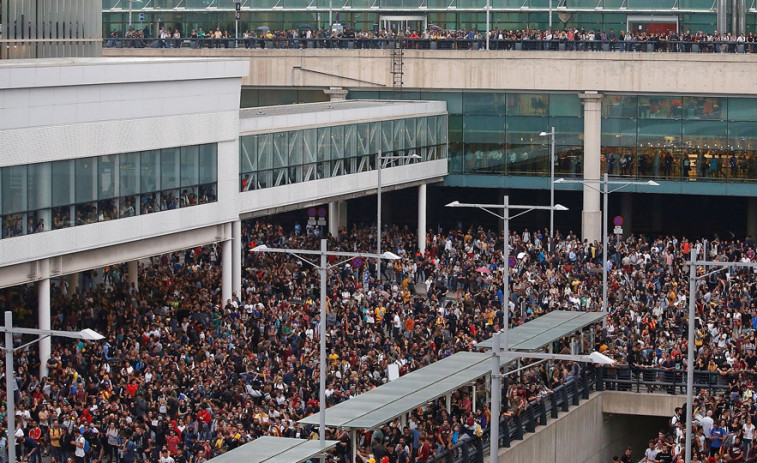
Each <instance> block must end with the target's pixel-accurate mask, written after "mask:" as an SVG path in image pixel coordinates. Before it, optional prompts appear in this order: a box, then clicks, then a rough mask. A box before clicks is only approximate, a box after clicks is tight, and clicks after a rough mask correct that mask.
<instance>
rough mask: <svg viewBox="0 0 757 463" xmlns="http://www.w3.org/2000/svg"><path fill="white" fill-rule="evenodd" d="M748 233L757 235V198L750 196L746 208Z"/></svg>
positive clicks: (752, 235)
mask: <svg viewBox="0 0 757 463" xmlns="http://www.w3.org/2000/svg"><path fill="white" fill-rule="evenodd" d="M746 234H747V235H749V236H751V237H752V238H755V237H757V198H749V199H748V200H747V208H746Z"/></svg>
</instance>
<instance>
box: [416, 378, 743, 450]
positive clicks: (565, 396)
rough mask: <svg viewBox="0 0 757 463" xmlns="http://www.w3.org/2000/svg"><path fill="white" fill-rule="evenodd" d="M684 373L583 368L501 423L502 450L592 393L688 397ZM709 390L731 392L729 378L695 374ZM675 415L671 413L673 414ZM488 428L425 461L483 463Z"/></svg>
mask: <svg viewBox="0 0 757 463" xmlns="http://www.w3.org/2000/svg"><path fill="white" fill-rule="evenodd" d="M685 373H686V372H685V370H680V369H676V370H668V369H662V368H637V367H634V368H631V367H629V366H627V365H625V366H623V365H621V366H612V367H603V368H597V369H593V368H587V369H584V370H583V371H582V373H581V375H580V376H578V377H576V378H573V379H570V380H568V381H566V382H565V383H563V384H561V385H559V386H557V387H556V388H555V389H553V390H552V391H551V392H550V393H549V394H546V395H544V396H541V397H540V398H539V399H537V400H532V401H531V402H529V403H528V404H527V405H526V407H525V408H524V409H523V410H521V411H520V412H516V413H513V414H512V415H511V416H508V417H505V418H504V419H503V420H501V421H500V423H499V426H500V429H499V447H500V448H507V447H510V445H511V444H512V442H513V441H516V440H522V439H523V437H524V436H525V434H527V433H532V432H535V430H536V427H537V426H545V425H546V424H547V423H548V421H549V420H553V419H557V418H558V417H559V415H560V413H565V412H567V411H569V410H570V407H571V406H576V405H579V404H580V401H581V400H585V399H588V398H589V393H590V392H592V391H596V392H601V391H605V390H613V391H628V392H637V393H640V392H645V393H646V392H648V391H657V390H659V391H661V392H667V393H669V394H685V388H686V375H685ZM702 388H704V389H707V390H708V391H709V392H710V393H711V394H712V393H714V392H717V391H723V390H727V389H728V381H727V377H726V376H723V375H721V374H720V373H719V372H717V371H716V372H710V371H695V372H694V389H695V390H700V389H702ZM670 412H671V413H672V412H673V411H672V410H671V411H670ZM489 435H490V432H489V427H488V426H487V427H486V428H485V429H484V430H483V434H482V435H481V436H480V437H470V438H463V439H461V440H459V441H458V442H457V443H456V444H455V445H453V446H452V448H451V449H448V450H444V451H442V452H439V453H437V454H436V455H434V456H433V457H432V458H430V459H428V460H426V461H427V462H434V463H483V461H484V455H488V454H489V445H490V444H491V442H490V441H489Z"/></svg>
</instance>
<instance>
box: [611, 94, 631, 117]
mask: <svg viewBox="0 0 757 463" xmlns="http://www.w3.org/2000/svg"><path fill="white" fill-rule="evenodd" d="M637 106H638V97H636V96H628V95H607V96H605V97H604V98H602V117H618V118H621V117H622V118H635V117H636V116H637V109H638V108H637Z"/></svg>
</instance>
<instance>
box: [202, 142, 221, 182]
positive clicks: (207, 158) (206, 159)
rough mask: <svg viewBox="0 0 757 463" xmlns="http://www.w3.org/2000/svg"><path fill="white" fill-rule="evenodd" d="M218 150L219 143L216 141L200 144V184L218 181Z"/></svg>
mask: <svg viewBox="0 0 757 463" xmlns="http://www.w3.org/2000/svg"><path fill="white" fill-rule="evenodd" d="M217 152H218V145H216V144H215V143H209V144H207V145H200V178H199V180H200V181H199V184H200V185H205V184H208V183H215V182H217V181H218V155H217Z"/></svg>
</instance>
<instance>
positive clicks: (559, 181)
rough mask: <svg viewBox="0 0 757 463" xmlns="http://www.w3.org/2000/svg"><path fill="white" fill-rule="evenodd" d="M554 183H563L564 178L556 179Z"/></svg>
mask: <svg viewBox="0 0 757 463" xmlns="http://www.w3.org/2000/svg"><path fill="white" fill-rule="evenodd" d="M555 183H565V179H564V178H558V179H556V180H555Z"/></svg>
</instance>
